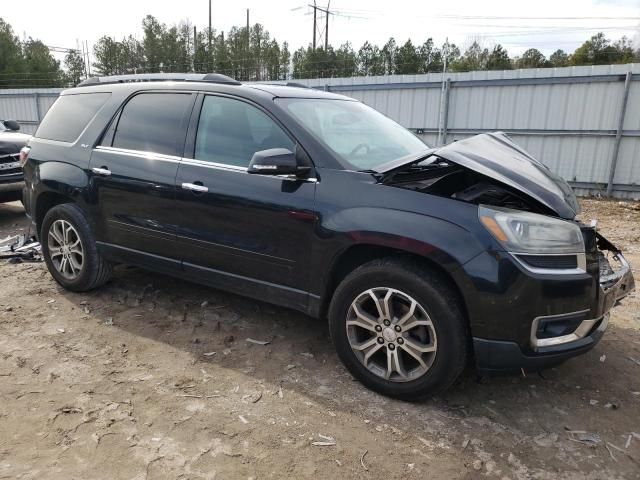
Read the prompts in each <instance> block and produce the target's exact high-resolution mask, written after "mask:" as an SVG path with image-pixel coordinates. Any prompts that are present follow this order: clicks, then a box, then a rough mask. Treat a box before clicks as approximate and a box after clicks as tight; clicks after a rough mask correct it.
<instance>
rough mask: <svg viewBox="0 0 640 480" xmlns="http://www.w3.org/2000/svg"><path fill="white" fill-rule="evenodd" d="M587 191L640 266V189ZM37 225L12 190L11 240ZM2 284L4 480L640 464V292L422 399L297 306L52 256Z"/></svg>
mask: <svg viewBox="0 0 640 480" xmlns="http://www.w3.org/2000/svg"><path fill="white" fill-rule="evenodd" d="M582 204H583V208H584V210H585V213H584V214H583V218H585V219H591V218H598V219H599V220H600V223H599V225H600V228H601V230H602V231H603V232H604V233H605V234H606V235H607V236H608V237H609V238H610V239H611V240H612V241H614V242H616V243H618V244H619V245H620V246H621V247H622V248H623V249H624V250H625V251H626V252H627V257H628V259H629V260H630V261H631V262H632V263H633V264H634V265H636V266H638V265H640V241H639V240H640V209H638V205H637V204H633V203H623V204H620V203H618V202H606V201H596V200H583V201H582ZM25 224H26V222H25V219H24V216H23V211H22V208H21V207H20V205H19V204H17V203H14V204H4V205H2V204H0V238H2V237H4V236H6V235H7V234H9V233H14V232H17V231H20V229H21V228H23V227H24V225H25ZM636 278H640V276H639V274H638V270H637V269H636ZM0 282H1V284H0V285H1V288H0V478H2V479H4V478H22V479H32V478H33V479H36V478H37V479H42V478H46V479H65V480H66V479H71V478H78V479H109V480H113V479H136V480H143V479H165V478H166V479H214V478H216V479H227V478H234V479H235V478H241V479H243V478H244V479H248V478H256V479H263V478H285V477H287V478H318V477H322V478H331V479H333V478H336V479H337V478H340V479H350V478H362V479H367V478H371V479H376V478H385V479H393V478H403V479H412V478H416V479H418V478H499V479H507V478H508V479H528V478H535V479H557V478H560V479H565V478H580V479H582V478H587V479H614V478H629V479H631V478H640V314H639V313H638V312H639V309H638V307H639V303H640V302H639V301H638V295H637V294H633V295H632V296H631V297H629V298H628V299H627V300H625V302H624V303H623V304H622V305H621V306H619V307H618V308H616V309H615V311H614V313H613V315H612V320H611V323H610V326H609V328H608V331H607V333H606V334H605V336H604V338H603V340H602V342H601V343H600V344H599V345H598V346H597V347H596V348H595V349H593V350H592V351H591V352H589V353H588V354H586V355H584V356H582V357H578V358H575V359H572V360H570V361H568V362H566V363H565V364H563V365H562V366H560V367H558V368H555V369H552V370H548V371H545V372H544V373H542V374H541V375H537V374H530V375H527V376H526V377H523V376H513V377H500V378H491V379H478V378H476V376H475V374H474V372H473V370H471V369H469V371H468V372H466V373H465V374H464V375H463V377H462V378H461V379H460V381H459V382H458V384H457V385H456V386H455V387H454V388H452V389H451V390H450V391H449V392H447V393H446V394H444V395H442V396H440V397H438V398H433V399H431V400H429V401H427V402H423V403H415V404H409V403H404V402H400V401H394V400H390V399H388V398H385V397H381V396H379V395H376V394H374V393H372V392H369V391H367V390H365V389H364V388H363V387H362V386H361V385H360V384H359V383H358V382H356V381H354V380H353V379H352V377H351V376H350V375H349V374H348V373H347V372H346V371H345V370H344V368H343V367H342V366H341V365H340V363H339V361H338V359H337V357H336V355H335V354H334V352H333V349H332V347H331V345H330V342H329V338H328V331H327V327H326V325H325V323H324V322H321V321H316V320H312V319H310V318H308V317H306V316H304V315H302V314H299V313H296V312H293V311H289V310H286V309H282V308H278V307H273V306H270V305H268V304H265V303H260V302H256V301H253V300H248V299H245V298H241V297H238V296H234V295H230V294H227V293H223V292H220V291H216V290H213V289H209V288H205V287H201V286H198V285H193V284H189V283H186V282H183V281H179V280H175V279H172V278H170V277H166V276H162V275H158V274H154V273H148V272H145V271H143V270H140V269H137V268H127V267H119V268H118V269H117V272H116V275H115V278H114V280H113V281H112V282H110V283H109V284H108V285H107V286H105V287H104V288H102V289H100V290H98V291H94V292H90V293H87V294H74V293H70V292H66V291H64V290H62V289H61V288H60V287H59V286H58V285H57V284H56V283H55V282H54V281H53V280H52V279H51V277H50V276H49V274H48V273H47V271H46V269H45V267H44V265H43V264H42V263H35V264H28V263H25V264H19V265H10V264H7V263H6V262H2V263H0ZM248 338H251V339H256V340H262V341H268V342H269V343H268V344H267V345H259V344H256V343H252V342H250V341H247V339H248ZM575 430H579V431H584V432H587V433H584V434H576V433H574V434H570V433H569V431H575ZM633 432H635V434H636V436H635V437H634V436H633ZM578 438H582V439H583V440H584V441H583V442H580V441H576V440H577V439H578ZM588 440H591V441H593V443H594V444H593V445H589V444H588Z"/></svg>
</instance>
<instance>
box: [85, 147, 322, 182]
mask: <svg viewBox="0 0 640 480" xmlns="http://www.w3.org/2000/svg"><path fill="white" fill-rule="evenodd" d="M94 150H99V151H102V152H107V153H117V154H120V155H129V156H131V157H137V158H145V159H150V160H160V161H163V162H172V163H183V164H185V165H192V166H195V167H204V168H212V169H215V170H226V171H231V172H238V173H246V174H247V175H256V174H249V173H248V172H247V167H239V166H236V165H227V164H226V163H217V162H210V161H207V160H198V159H194V158H184V157H177V156H174V155H163V154H160V153H153V152H145V151H141V150H129V149H126V148H117V147H105V146H102V145H99V146H97V147H96V148H95V149H94ZM257 175H260V174H257ZM260 176H261V177H270V178H275V179H276V180H291V181H296V182H307V183H318V179H317V178H300V177H296V176H295V175H260Z"/></svg>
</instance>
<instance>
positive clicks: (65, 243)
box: [47, 220, 84, 280]
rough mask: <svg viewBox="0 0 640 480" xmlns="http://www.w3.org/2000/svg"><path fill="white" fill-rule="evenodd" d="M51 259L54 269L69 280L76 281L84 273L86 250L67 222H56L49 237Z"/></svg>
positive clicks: (50, 230) (52, 225)
mask: <svg viewBox="0 0 640 480" xmlns="http://www.w3.org/2000/svg"><path fill="white" fill-rule="evenodd" d="M47 246H48V248H49V257H50V258H51V263H52V264H53V266H54V268H55V269H56V270H57V271H58V272H59V273H60V274H61V275H62V276H63V277H64V278H66V279H67V280H75V279H76V278H78V276H79V275H80V272H81V271H82V266H83V264H84V250H83V246H82V241H81V240H80V236H79V235H78V232H77V230H76V229H75V228H74V227H73V225H71V224H70V223H69V222H67V221H66V220H56V221H55V222H53V223H52V224H51V226H50V227H49V234H48V236H47Z"/></svg>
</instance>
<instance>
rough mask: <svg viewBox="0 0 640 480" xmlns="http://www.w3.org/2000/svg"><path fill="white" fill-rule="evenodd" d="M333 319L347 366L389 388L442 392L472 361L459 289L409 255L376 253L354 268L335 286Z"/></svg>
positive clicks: (420, 394) (369, 382) (415, 394)
mask: <svg viewBox="0 0 640 480" xmlns="http://www.w3.org/2000/svg"><path fill="white" fill-rule="evenodd" d="M329 323H330V330H331V336H332V339H333V342H334V344H335V346H336V350H337V352H338V355H339V356H340V359H341V360H342V361H343V363H344V364H345V366H346V367H347V369H348V370H349V371H350V372H351V373H352V374H353V375H354V376H355V377H356V378H357V379H358V380H360V381H361V382H362V383H363V384H364V385H366V386H367V387H369V388H371V389H372V390H375V391H376V392H379V393H382V394H384V395H388V396H391V397H396V398H401V399H405V400H418V399H421V398H424V397H427V396H430V395H434V394H436V393H438V392H441V391H443V390H445V389H446V388H448V387H449V386H450V385H451V384H452V383H453V382H454V381H455V380H456V378H457V377H458V376H459V375H460V373H461V372H462V370H463V369H464V366H465V364H466V359H467V333H466V327H465V320H464V316H463V314H462V309H461V308H460V300H459V298H458V296H457V295H455V293H454V292H453V291H451V289H450V288H449V287H448V286H447V283H446V281H445V280H444V279H443V278H441V276H440V275H438V274H436V273H434V272H431V271H429V270H426V269H421V268H418V267H416V266H415V265H414V264H412V263H409V262H407V261H404V260H401V259H396V258H388V259H382V260H375V261H373V262H369V263H367V264H365V265H363V266H361V267H359V268H357V269H356V270H354V271H353V272H352V273H351V274H349V275H348V276H347V277H346V278H345V279H344V281H343V282H342V283H341V284H340V285H339V286H338V288H337V290H336V292H335V294H334V297H333V300H332V302H331V306H330V308H329Z"/></svg>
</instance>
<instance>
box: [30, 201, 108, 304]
mask: <svg viewBox="0 0 640 480" xmlns="http://www.w3.org/2000/svg"><path fill="white" fill-rule="evenodd" d="M67 226H68V227H71V229H69V228H67ZM52 230H53V233H51V232H52ZM64 231H66V232H67V233H68V244H67V245H64V244H63V243H64V238H63V235H64V234H63V232H64ZM56 238H57V239H58V240H61V239H62V240H63V243H60V242H59V241H58V240H56ZM40 243H41V246H42V256H43V257H44V261H45V263H46V264H47V268H48V269H49V273H51V276H53V278H54V279H55V280H56V281H57V282H58V283H59V284H60V285H62V286H63V287H64V288H66V289H67V290H71V291H73V292H85V291H87V290H92V289H94V288H97V287H100V286H102V285H104V284H105V283H106V282H107V281H109V279H110V278H111V272H112V268H111V264H110V263H108V262H107V261H106V260H105V259H104V258H102V256H101V255H100V253H98V249H97V247H96V242H95V239H94V238H93V234H92V232H91V228H90V227H89V223H88V222H87V219H86V217H85V215H84V213H83V212H82V210H81V209H80V207H78V206H77V205H75V204H73V203H64V204H61V205H56V206H55V207H53V208H52V209H51V210H49V211H48V212H47V214H46V215H45V217H44V220H43V221H42V228H41V230H40ZM78 252H81V253H78ZM65 256H66V257H67V260H66V263H65V266H64V267H62V268H61V265H62V262H63V260H64V257H65ZM80 260H81V261H80Z"/></svg>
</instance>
